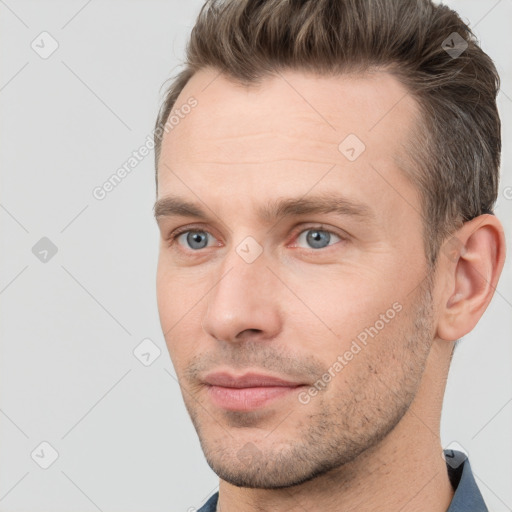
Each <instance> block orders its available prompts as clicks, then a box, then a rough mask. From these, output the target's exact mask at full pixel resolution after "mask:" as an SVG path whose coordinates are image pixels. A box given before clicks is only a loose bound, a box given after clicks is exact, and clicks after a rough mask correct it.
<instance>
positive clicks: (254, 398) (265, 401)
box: [204, 372, 304, 411]
mask: <svg viewBox="0 0 512 512" xmlns="http://www.w3.org/2000/svg"><path fill="white" fill-rule="evenodd" d="M204 383H205V384H206V385H207V392H208V395H209V397H210V399H211V400H212V402H213V403H214V404H215V405H217V406H218V407H220V408H222V409H226V410H231V411H251V410H254V409H261V408H263V407H265V406H268V405H270V403H271V402H274V401H276V400H278V399H282V398H285V397H287V396H289V395H290V394H291V393H292V392H293V391H295V390H297V388H300V387H301V386H303V385H304V384H303V383H302V382H296V381H289V380H285V379H281V378H279V377H274V376H272V375H264V374H257V373H247V374H245V375H241V376H235V375H231V374H229V373H226V372H221V373H211V374H209V375H207V376H206V377H205V378H204Z"/></svg>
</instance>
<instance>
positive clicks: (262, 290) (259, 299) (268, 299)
mask: <svg viewBox="0 0 512 512" xmlns="http://www.w3.org/2000/svg"><path fill="white" fill-rule="evenodd" d="M215 282H216V284H215V285H214V286H213V288H212V290H211V291H210V292H209V293H208V295H207V297H206V301H207V309H206V313H205V315H204V317H203V321H202V325H203V329H204V330H205V332H206V333H207V334H208V335H209V336H212V337H214V338H215V339H217V340H222V341H224V342H229V343H239V342H240V341H243V340H247V339H255V340H262V341H263V340H269V339H272V338H274V337H275V336H277V334H278V333H279V331H280V329H281V327H282V311H281V307H280V305H281V302H280V297H281V296H282V293H283V290H282V289H283V288H284V287H283V284H282V283H281V282H280V281H279V280H278V279H277V278H276V276H275V274H274V273H273V272H272V271H271V270H269V268H267V262H266V258H265V257H264V254H261V255H260V256H259V257H258V258H257V259H256V260H255V261H253V262H252V263H247V262H246V261H244V260H243V259H242V258H241V257H240V256H239V255H238V254H237V253H236V251H234V250H233V253H232V254H230V255H229V257H227V259H226V260H225V261H224V264H223V265H222V274H219V275H218V277H216V281H215Z"/></svg>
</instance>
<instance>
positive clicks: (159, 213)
mask: <svg viewBox="0 0 512 512" xmlns="http://www.w3.org/2000/svg"><path fill="white" fill-rule="evenodd" d="M153 210H154V215H155V219H156V221H157V222H158V221H159V219H160V218H163V217H165V218H169V217H195V218H197V219H200V220H204V221H209V220H210V219H211V218H212V216H211V215H208V213H206V211H205V210H203V209H202V207H201V206H200V205H199V204H198V203H193V202H189V201H187V200H185V199H183V198H181V197H178V196H166V197H163V198H161V199H159V200H157V201H156V203H155V205H154V207H153ZM330 213H334V214H336V215H340V216H352V217H355V218H356V219H359V220H366V221H369V220H372V219H374V218H375V214H374V212H373V211H372V209H371V208H370V207H369V206H367V205H365V204H362V203H357V202H354V201H352V200H349V199H348V198H345V197H342V196H339V195H335V194H332V193H324V194H320V195H310V196H308V197H291V198H284V199H283V198H280V199H274V200H269V201H267V203H266V204H265V205H261V206H259V207H258V209H257V215H258V217H259V219H260V220H261V221H262V222H263V223H266V224H271V223H273V222H277V221H278V220H281V219H282V218H285V217H293V216H299V215H311V214H330Z"/></svg>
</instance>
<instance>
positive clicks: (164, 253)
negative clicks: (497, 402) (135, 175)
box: [155, 0, 505, 512]
mask: <svg viewBox="0 0 512 512" xmlns="http://www.w3.org/2000/svg"><path fill="white" fill-rule="evenodd" d="M498 86H499V79H498V75H497V72H496V69H495V67H494V65H493V63H492V61H491V60H490V58H489V57H488V56H487V55H486V54H485V53H483V51H482V50H481V49H480V48H479V47H478V45H477V44H476V42H475V40H474V37H473V35H472V33H471V32H470V30H469V28H468V27H467V26H466V25H465V24H464V23H463V22H462V21H461V19H460V18H459V17H458V16H457V14H456V13H454V12H453V11H451V10H450V9H448V8H447V7H444V6H438V5H434V4H433V3H431V2H430V1H428V0H314V1H313V0H309V1H308V0H302V1H290V0H288V1H286V0H268V1H258V2H257V1H254V0H224V1H212V2H208V3H207V4H206V5H205V6H204V8H203V10H202V11H201V13H200V15H199V17H198V20H197V22H196V25H195V27H194V29H193V31H192V36H191V40H190V43H189V46H188V49H187V64H186V67H185V69H184V70H183V71H182V72H181V73H180V74H179V75H178V76H177V77H176V79H175V80H174V82H173V83H172V84H171V86H170V88H169V90H168V92H167V95H166V98H165V100H164V104H163V106H162V109H161V111H160V114H159V117H158V120H157V123H156V128H155V149H156V163H157V202H156V204H155V216H156V219H157V222H158V225H159V229H160V232H161V246H160V255H159V262H158V273H157V293H158V305H159V314H160V320H161V325H162V329H163V332H164V335H165V338H166V342H167V345H168V349H169V352H170V356H171V359H172V361H173V364H174V367H175V369H176V373H177V376H178V379H179V382H180V385H181V389H182V394H183V399H184V402H185V405H186V407H187V410H188V412H189V414H190V417H191V419H192V422H193V424H194V427H195V428H196V430H197V433H198V436H199V439H200V442H201V446H202V448H203V451H204V454H205V457H206V459H207V461H208V463H209V465H210V466H211V468H212V469H213V470H214V471H215V472H216V473H217V475H218V476H219V477H220V486H219V492H218V493H215V494H214V495H213V496H212V497H211V498H210V499H209V501H208V503H207V504H206V505H205V506H204V507H202V508H201V512H207V511H214V510H221V511H222V512H240V511H241V512H248V511H256V510H258V511H261V510H264V511H276V512H278V511H304V510H308V511H324V512H329V511H344V512H346V511H356V510H357V511H365V512H370V511H377V510H378V511H380V512H383V511H384V512H385V511H389V512H390V511H393V512H396V511H398V510H402V511H425V512H426V511H428V512H445V511H447V510H448V511H450V512H459V511H471V512H480V511H485V510H487V508H486V506H485V504H484V502H483V499H482V496H481V494H480V492H479V490H478V487H477V485H476V483H475V480H474V478H473V476H472V473H471V468H470V465H469V461H468V460H467V458H466V457H465V455H464V454H462V453H461V452H453V451H447V452H446V453H445V457H444V458H443V456H442V454H443V450H442V446H441V441H440V437H439V432H440V415H441V406H442V400H443V394H444V389H445V382H446V377H447V373H448V369H449V365H450V360H451V357H452V354H453V350H454V346H455V343H456V341H457V340H458V339H460V338H461V337H463V336H464V335H465V334H467V333H468V332H469V331H471V330H472V329H473V327H474V326H475V325H476V323H477V322H478V320H479V319H480V317H481V316H482V314H483V312H484V311H485V309H486V307H487V306H488V304H489V302H490V300H491V298H492V296H493V292H494V289H495V287H496V285H497V282H498V279H499V276H500V272H501V270H502V267H503V263H504V258H505V248H504V235H503V229H502V226H501V224H500V222H499V220H498V219H497V218H496V217H495V216H494V215H493V213H492V211H493V206H494V203H495V201H496V195H497V186H498V169H499V161H500V149H501V142H500V121H499V117H498V113H497V109H496V94H497V90H498Z"/></svg>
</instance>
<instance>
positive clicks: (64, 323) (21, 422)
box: [0, 0, 512, 512]
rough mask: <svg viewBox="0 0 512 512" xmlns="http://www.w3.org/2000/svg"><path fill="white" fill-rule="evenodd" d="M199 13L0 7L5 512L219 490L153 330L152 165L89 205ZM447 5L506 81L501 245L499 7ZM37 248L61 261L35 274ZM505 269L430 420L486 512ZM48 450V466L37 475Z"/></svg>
mask: <svg viewBox="0 0 512 512" xmlns="http://www.w3.org/2000/svg"><path fill="white" fill-rule="evenodd" d="M201 3H202V2H200V1H198V0H194V1H189V2H178V1H176V0H173V1H171V0H165V1H156V0H152V1H144V2H143V1H126V0H125V1H123V2H121V1H117V2H114V1H105V0H103V1H99V0H92V1H91V0H89V1H85V0H73V1H70V0H66V1H44V2H42V1H40V0H37V1H35V0H34V1H16V0H5V1H4V0H0V34H1V35H0V37H1V44H0V52H1V59H0V62H1V66H0V88H1V89H0V105H1V117H0V123H1V125H0V126H1V127H0V132H1V161H0V168H1V170H2V187H1V196H0V230H1V233H2V237H1V244H2V246H1V248H0V254H1V256H2V260H1V265H0V300H1V321H0V335H1V347H0V349H1V359H0V364H1V367H0V379H1V382H0V389H1V393H2V394H1V404H0V405H1V410H0V439H1V442H0V448H1V453H0V511H2V512H7V511H9V512H13V511H25V512H27V511H30V512H38V511H54V512H59V511H66V512H69V510H74V511H75V512H82V511H83V512H88V511H95V510H101V511H104V512H107V511H108V512H113V511H123V512H131V511H159V512H160V511H161V512H163V511H171V510H172V511H185V510H193V507H199V506H200V505H201V504H202V503H203V502H204V500H205V499H206V497H207V496H209V495H210V494H211V493H212V492H213V491H214V490H216V488H217V477H216V476H215V475H214V474H213V472H212V471H211V470H210V469H209V467H208V466H207V464H206V462H205V461H204V458H203V455H202V452H201V450H200V446H199V442H198V440H197V437H196V434H195V431H194V429H193V427H192V424H191V423H190V420H189V418H188V416H187V414H186V411H185V408H184V406H183V403H182V398H181V394H180V391H179V387H178V385H177V383H176V380H175V377H174V370H173V369H172V366H171V363H170V359H169V356H168V353H167V351H166V347H165V343H164V340H163V336H162V333H161V331H160V325H159V321H158V314H157V305H156V298H155V273H156V262H157V249H158V231H157V228H156V224H155V223H154V220H153V219H152V211H151V208H152V205H153V201H154V194H155V191H154V177H153V172H154V170H153V155H152V154H151V155H149V156H147V157H146V158H145V159H144V160H142V161H141V162H140V163H139V164H138V165H137V167H136V168H135V169H133V171H132V172H131V173H130V174H129V175H128V176H127V177H126V178H125V179H124V180H123V181H122V182H121V183H120V184H119V185H118V186H117V187H116V188H115V189H114V190H113V191H112V192H110V193H109V194H108V195H107V197H106V198H105V199H103V200H102V201H99V200H97V199H95V198H94V197H93V195H92V191H93V189H94V188H95V187H97V186H101V184H102V183H103V182H104V181H105V180H107V179H108V178H109V176H110V175H111V174H112V173H114V172H115V171H116V169H118V168H119V167H120V166H121V165H122V164H123V163H124V162H125V161H126V160H127V159H128V158H129V157H130V155H131V153H132V152H133V151H134V150H137V149H138V148H139V147H140V146H141V145H143V144H144V141H145V139H146V137H147V136H148V135H149V134H151V132H152V129H153V123H154V119H155V115H156V112H157V108H158V105H159V102H160V87H161V85H162V84H163V82H164V81H165V80H166V79H167V78H169V77H170V76H171V75H172V74H174V73H175V72H176V71H177V68H176V66H177V65H178V63H179V62H180V59H181V58H182V56H183V51H184V45H185V42H186V38H187V36H188V33H189V31H190V28H191V27H192V25H193V23H194V20H195V16H196V14H197V12H198V10H199V7H200V5H201ZM449 4H450V5H452V6H453V7H454V8H455V9H456V10H458V11H459V13H461V15H462V16H463V17H464V18H466V19H468V20H470V22H471V25H472V26H473V27H476V28H475V31H476V34H477V36H478V37H479V38H480V39H481V42H482V46H483V48H484V50H485V51H487V52H488V53H489V54H490V55H491V57H492V58H493V59H494V60H495V62H496V64H497V67H498V70H499V72H500V74H501V77H502V90H501V92H500V95H499V108H500V112H501V117H502V122H503V142H504V152H503V166H502V181H501V186H500V198H499V202H498V208H497V215H498V216H499V217H500V218H501V219H502V221H503V222H504V224H505V228H506V231H507V236H508V239H509V240H511V239H512V237H511V236H510V235H511V233H512V226H511V219H512V215H511V213H512V172H511V166H512V158H511V151H512V150H511V148H512V145H511V144H510V141H511V132H512V66H511V60H510V53H511V49H512V38H511V29H510V28H511V22H512V0H501V1H495V0H492V1H491V0H490V1H482V0H478V1H468V0H463V1H462V0H460V1H451V2H449ZM43 31H47V32H48V33H49V34H51V37H52V38H53V39H54V40H56V41H57V42H58V45H59V47H58V49H57V50H56V51H55V52H54V53H53V54H52V55H51V56H49V57H48V58H46V59H43V58H42V57H41V56H40V55H39V54H38V53H36V51H34V50H33V49H32V47H31V43H32V41H34V40H35V44H38V45H39V47H43V46H44V49H45V51H47V50H48V49H49V48H51V46H50V44H51V41H50V40H49V39H48V36H39V35H40V34H41V32H43ZM41 37H46V38H47V39H44V41H43V42H41ZM39 51H43V48H40V49H39ZM507 187H508V188H507ZM42 237H47V238H49V239H50V240H51V241H52V243H53V244H54V245H55V246H56V247H57V249H58V252H57V253H56V254H55V255H54V256H53V257H51V253H49V254H48V256H47V261H46V262H43V261H40V259H38V258H37V257H36V255H34V254H33V252H32V248H33V246H34V245H35V244H36V243H37V242H38V241H39V240H40V239H41V238H42ZM42 243H43V242H42ZM41 257H42V256H41ZM511 262H512V258H509V259H508V261H507V263H506V266H505V270H504V274H503V275H502V278H501V281H500V284H499V286H498V289H497V293H496V296H495V298H494V299H493V302H492V304H491V306H490V308H489V309H488V310H487V312H486V313H485V315H484V317H483V319H482V320H481V322H480V323H479V325H478V326H477V328H476V329H475V330H474V331H473V332H472V333H471V334H470V335H468V336H467V337H466V338H465V339H464V341H463V342H462V344H461V345H460V346H459V348H458V349H457V352H456V354H455V357H454V361H453V366H452V369H451V373H450V377H449V381H448V389H447V393H446V400H445V407H444V413H443V423H442V441H443V445H444V446H448V445H450V444H451V443H454V442H456V443H458V444H459V445H461V446H462V447H463V448H464V449H465V450H466V451H467V452H468V453H469V454H470V458H471V464H472V466H473V469H474V471H475V474H476V476H477V481H478V483H479V485H480V487H481V490H482V492H483V494H484V496H485V498H486V500H487V501H488V504H489V506H490V509H491V511H507V510H512V486H511V485H510V483H511V482H512V441H511V435H510V432H511V431H512V428H511V427H512V372H511V370H512V344H511V343H510V342H511V333H512V286H511V283H512V278H511V277H512V276H511V274H512V263H511ZM146 338H149V339H150V340H152V343H153V344H154V346H155V347H158V348H159V349H160V350H161V355H160V356H159V357H158V358H156V359H155V360H154V362H153V363H152V364H151V365H150V366H145V365H144V364H142V363H141V362H140V361H139V360H138V359H137V358H136V357H135V356H134V354H133V350H134V349H135V347H137V346H138V345H139V343H141V341H142V340H143V339H146ZM151 346H152V345H151ZM156 350H157V349H156V348H153V349H152V351H156ZM152 354H153V352H152ZM152 357H154V355H153V356H152ZM43 441H45V442H47V443H49V444H50V445H51V446H52V447H53V448H54V449H55V450H56V451H57V452H58V454H59V456H58V458H57V460H56V461H55V462H54V463H53V464H52V465H51V466H50V467H49V468H48V469H43V468H41V467H40V465H44V464H45V463H49V462H51V454H52V453H51V449H49V448H48V447H47V446H45V445H43V446H40V443H41V442H43ZM31 454H33V455H32V456H31Z"/></svg>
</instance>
